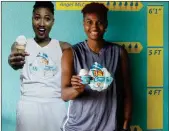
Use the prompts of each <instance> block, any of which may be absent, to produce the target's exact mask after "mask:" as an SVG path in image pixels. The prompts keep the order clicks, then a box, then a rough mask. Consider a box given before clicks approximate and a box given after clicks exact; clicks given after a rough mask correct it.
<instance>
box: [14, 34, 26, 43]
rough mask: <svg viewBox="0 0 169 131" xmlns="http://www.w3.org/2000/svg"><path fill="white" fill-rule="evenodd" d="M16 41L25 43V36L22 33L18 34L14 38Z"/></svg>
mask: <svg viewBox="0 0 169 131" xmlns="http://www.w3.org/2000/svg"><path fill="white" fill-rule="evenodd" d="M16 42H17V43H18V44H19V45H25V44H26V43H27V40H26V37H25V36H24V35H20V36H18V37H17V38H16Z"/></svg>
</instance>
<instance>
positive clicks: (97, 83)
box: [89, 62, 113, 91]
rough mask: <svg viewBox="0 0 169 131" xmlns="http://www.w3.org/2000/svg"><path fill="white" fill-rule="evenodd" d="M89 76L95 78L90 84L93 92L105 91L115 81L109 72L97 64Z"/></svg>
mask: <svg viewBox="0 0 169 131" xmlns="http://www.w3.org/2000/svg"><path fill="white" fill-rule="evenodd" d="M89 75H90V76H91V77H92V78H93V79H92V80H91V81H90V84H89V86H90V87H91V89H93V90H97V91H102V90H105V89H107V88H108V86H109V85H110V84H111V83H112V81H113V77H112V75H111V74H110V73H109V72H108V70H107V69H106V68H104V67H103V66H102V65H101V64H99V63H97V62H95V63H94V64H93V65H92V67H91V69H90V71H89Z"/></svg>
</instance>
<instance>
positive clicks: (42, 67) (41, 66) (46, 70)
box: [29, 52, 57, 79]
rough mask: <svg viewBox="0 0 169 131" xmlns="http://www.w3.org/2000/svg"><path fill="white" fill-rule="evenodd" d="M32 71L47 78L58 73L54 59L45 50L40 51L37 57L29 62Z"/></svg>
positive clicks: (40, 76)
mask: <svg viewBox="0 0 169 131" xmlns="http://www.w3.org/2000/svg"><path fill="white" fill-rule="evenodd" d="M29 68H30V72H31V74H32V75H35V76H37V77H39V78H42V79H46V78H49V77H53V76H54V75H55V74H56V71H57V67H56V64H55V63H54V62H53V61H52V59H51V58H50V57H49V56H48V55H47V54H46V53H43V52H39V53H38V55H37V56H36V59H35V60H34V61H33V62H32V63H30V64H29Z"/></svg>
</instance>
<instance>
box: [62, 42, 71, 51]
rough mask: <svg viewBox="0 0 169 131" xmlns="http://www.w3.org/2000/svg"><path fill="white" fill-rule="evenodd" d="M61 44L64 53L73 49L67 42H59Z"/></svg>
mask: <svg viewBox="0 0 169 131" xmlns="http://www.w3.org/2000/svg"><path fill="white" fill-rule="evenodd" d="M59 43H60V47H61V49H62V52H63V51H64V50H66V49H68V48H70V47H71V45H70V44H69V43H67V42H63V41H59Z"/></svg>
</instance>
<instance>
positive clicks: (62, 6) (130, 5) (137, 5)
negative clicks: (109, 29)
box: [56, 1, 143, 11]
mask: <svg viewBox="0 0 169 131" xmlns="http://www.w3.org/2000/svg"><path fill="white" fill-rule="evenodd" d="M89 3H91V2H56V10H82V9H83V7H84V6H85V5H86V4H89ZM98 3H103V4H104V5H105V6H106V7H107V8H108V9H109V10H110V11H139V10H141V9H142V7H143V4H142V3H141V2H138V1H123V2H122V1H110V2H109V1H105V2H98Z"/></svg>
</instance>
